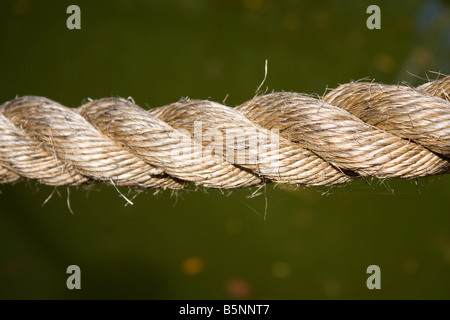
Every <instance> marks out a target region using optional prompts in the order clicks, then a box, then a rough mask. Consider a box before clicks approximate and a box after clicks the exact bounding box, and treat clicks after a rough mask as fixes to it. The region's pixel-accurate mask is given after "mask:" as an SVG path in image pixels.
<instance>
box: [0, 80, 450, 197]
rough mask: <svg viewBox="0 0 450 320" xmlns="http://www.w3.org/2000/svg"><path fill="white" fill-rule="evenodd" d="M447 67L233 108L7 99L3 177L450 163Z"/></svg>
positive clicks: (220, 175)
mask: <svg viewBox="0 0 450 320" xmlns="http://www.w3.org/2000/svg"><path fill="white" fill-rule="evenodd" d="M449 94H450V76H447V77H445V78H442V79H440V80H436V81H432V82H429V83H425V84H423V85H421V86H419V87H417V88H411V87H408V86H401V85H385V84H379V83H371V82H370V83H366V82H353V83H348V84H343V85H340V86H339V87H337V88H336V89H334V90H332V91H330V92H329V93H328V94H327V95H325V96H324V97H323V98H322V99H317V98H313V97H310V96H305V95H301V94H298V93H292V92H278V93H271V94H266V95H261V96H256V97H255V98H253V99H251V100H249V101H247V102H245V103H244V104H242V105H240V106H238V107H236V108H230V107H226V106H224V105H221V104H218V103H215V102H212V101H206V100H189V99H183V100H180V101H178V102H175V103H172V104H170V105H166V106H163V107H159V108H155V109H153V110H149V111H148V110H144V109H142V108H140V107H138V106H137V105H136V104H134V102H132V101H129V100H126V99H121V98H103V99H99V100H94V101H90V102H88V103H86V104H84V105H82V106H80V107H79V108H76V109H72V108H67V107H64V106H62V105H61V104H59V103H57V102H54V101H52V100H49V99H47V98H43V97H36V96H23V97H18V98H16V99H13V100H11V101H8V102H6V103H4V104H3V105H1V106H0V182H1V183H10V182H14V181H17V180H21V179H36V180H37V181H39V182H40V183H43V184H48V185H79V184H83V183H94V182H100V181H103V182H107V183H111V184H114V185H117V186H129V187H139V188H158V189H166V188H169V189H178V188H183V187H185V186H186V185H187V184H188V183H193V184H195V185H199V186H204V187H209V188H228V189H233V188H240V187H249V186H253V185H258V184H263V183H269V182H275V183H287V184H301V185H332V184H338V183H344V182H348V181H350V180H352V179H356V178H358V177H370V176H373V177H378V178H407V179H412V178H419V177H424V176H429V175H437V174H446V173H448V172H449V169H450V162H449V158H450V102H449Z"/></svg>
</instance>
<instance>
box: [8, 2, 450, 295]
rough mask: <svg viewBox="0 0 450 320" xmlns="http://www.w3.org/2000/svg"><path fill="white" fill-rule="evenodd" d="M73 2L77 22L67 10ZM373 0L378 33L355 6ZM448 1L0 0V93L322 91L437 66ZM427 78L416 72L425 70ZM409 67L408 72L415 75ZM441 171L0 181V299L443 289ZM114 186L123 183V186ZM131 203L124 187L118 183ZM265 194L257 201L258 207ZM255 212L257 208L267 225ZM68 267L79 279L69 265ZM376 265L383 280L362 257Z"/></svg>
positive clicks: (446, 276)
mask: <svg viewBox="0 0 450 320" xmlns="http://www.w3.org/2000/svg"><path fill="white" fill-rule="evenodd" d="M70 4H77V5H78V6H80V8H81V26H82V29H81V30H68V29H67V28H66V19H67V18H68V16H69V15H68V14H66V8H67V7H68V6H69V5H70ZM370 4H377V5H379V6H380V8H381V30H368V29H367V27H366V19H367V18H368V16H369V15H368V14H367V13H366V9H367V7H368V6H369V5H370ZM449 57H450V7H449V2H448V1H447V2H445V1H438V0H435V1H423V2H421V1H410V0H408V1H373V2H366V1H356V0H353V1H296V0H290V1H276V0H245V1H238V0H234V1H233V0H229V1H206V0H205V1H202V0H184V1H167V0H165V1H70V2H68V1H32V0H14V1H1V3H0V70H1V72H0V88H1V89H0V98H1V99H0V100H1V102H3V101H7V100H10V99H13V98H14V97H15V96H16V95H40V96H46V97H48V98H51V99H53V100H55V101H58V102H60V103H62V104H65V105H67V106H70V107H76V106H78V105H80V104H81V103H82V102H83V101H84V100H85V99H86V98H88V97H89V98H101V97H107V96H122V97H129V96H131V97H133V98H134V100H135V101H136V103H137V104H139V105H141V106H143V107H157V106H160V105H164V104H168V103H171V102H174V101H177V100H178V99H180V98H181V97H185V96H189V97H190V98H197V99H211V100H214V101H218V102H221V101H223V100H224V98H225V97H227V100H226V104H227V105H229V106H235V105H238V104H239V103H242V102H244V101H246V100H248V99H250V98H252V97H253V96H254V93H255V89H256V88H257V87H258V85H259V84H260V83H261V81H262V79H263V77H264V61H265V59H268V62H269V63H268V76H267V80H266V82H265V84H264V87H267V88H268V90H269V91H272V90H275V91H279V90H285V91H296V92H304V93H318V94H323V93H324V91H325V88H326V87H327V86H328V87H331V88H332V87H335V86H337V85H338V84H339V83H345V82H348V81H350V80H357V79H361V78H365V77H369V78H374V79H376V81H380V82H385V83H398V82H402V81H406V82H408V83H411V84H412V85H418V84H421V83H423V82H424V81H425V80H424V79H425V78H426V77H427V75H428V76H429V77H431V78H436V76H437V75H436V74H434V73H430V72H429V71H440V72H442V73H450V60H449V59H448V58H449ZM427 71H428V73H427ZM421 78H422V79H421ZM449 186H450V177H448V176H439V177H431V178H424V179H419V180H417V181H408V180H396V179H392V180H385V181H380V180H377V179H374V180H371V181H368V182H366V181H362V180H361V181H355V182H353V183H350V184H347V185H345V186H340V187H333V188H330V187H320V188H319V187H310V188H303V187H299V188H297V189H295V188H290V187H287V186H276V187H275V186H274V185H269V186H267V188H266V189H262V190H261V191H262V194H261V195H259V196H256V197H253V198H252V197H251V195H252V193H253V192H254V191H255V189H244V190H238V191H234V192H231V193H228V192H226V193H221V192H220V191H219V190H201V191H197V192H193V191H180V192H177V193H176V194H172V193H171V192H170V191H165V192H161V193H159V194H157V195H154V194H153V191H151V190H149V191H146V192H143V193H141V194H139V195H137V196H136V197H135V198H134V200H133V202H134V205H133V206H125V204H126V201H125V200H124V199H123V198H122V197H120V195H119V194H118V192H117V191H116V190H115V189H114V188H113V187H111V186H107V185H97V186H95V187H90V188H86V187H80V188H71V189H70V204H71V207H72V209H73V211H74V214H71V213H70V212H69V210H68V208H67V204H66V202H67V189H66V188H64V187H60V188H58V189H57V191H56V192H55V194H54V196H53V197H52V198H51V200H50V201H48V203H46V204H45V205H44V206H43V203H44V201H45V199H46V198H47V197H48V196H49V195H50V194H51V193H52V192H53V191H54V188H53V187H48V186H43V185H38V184H37V183H35V182H33V181H28V182H27V181H23V182H19V183H16V184H12V185H2V186H0V191H1V194H0V298H2V299H16V298H25V299H35V298H43V299H48V298H56V299H79V298H85V299H98V298H102V299H111V298H124V299H127V298H143V299H228V298H231V299H266V298H267V299H313V298H318V299H328V298H330V299H350V298H353V299H380V298H383V299H402V298H413V299H420V298H423V299H448V298H450V214H449V213H450V210H449V209H450V204H449V202H447V201H448V199H449V197H450V190H449ZM121 191H122V192H123V193H125V194H128V190H127V189H126V188H121ZM128 196H129V197H132V196H133V194H132V193H131V194H129V195H128ZM266 201H267V211H266V210H265V207H266ZM264 216H266V218H265V219H264ZM72 264H75V265H78V266H80V268H81V286H82V289H81V290H78V291H77V290H74V291H70V290H68V289H67V288H66V278H67V277H68V275H67V274H66V268H67V267H68V266H69V265H72ZM372 264H375V265H378V266H380V268H381V287H382V289H381V290H373V291H371V290H368V289H367V288H366V279H367V277H368V275H367V274H366V268H367V267H368V266H369V265H372Z"/></svg>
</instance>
